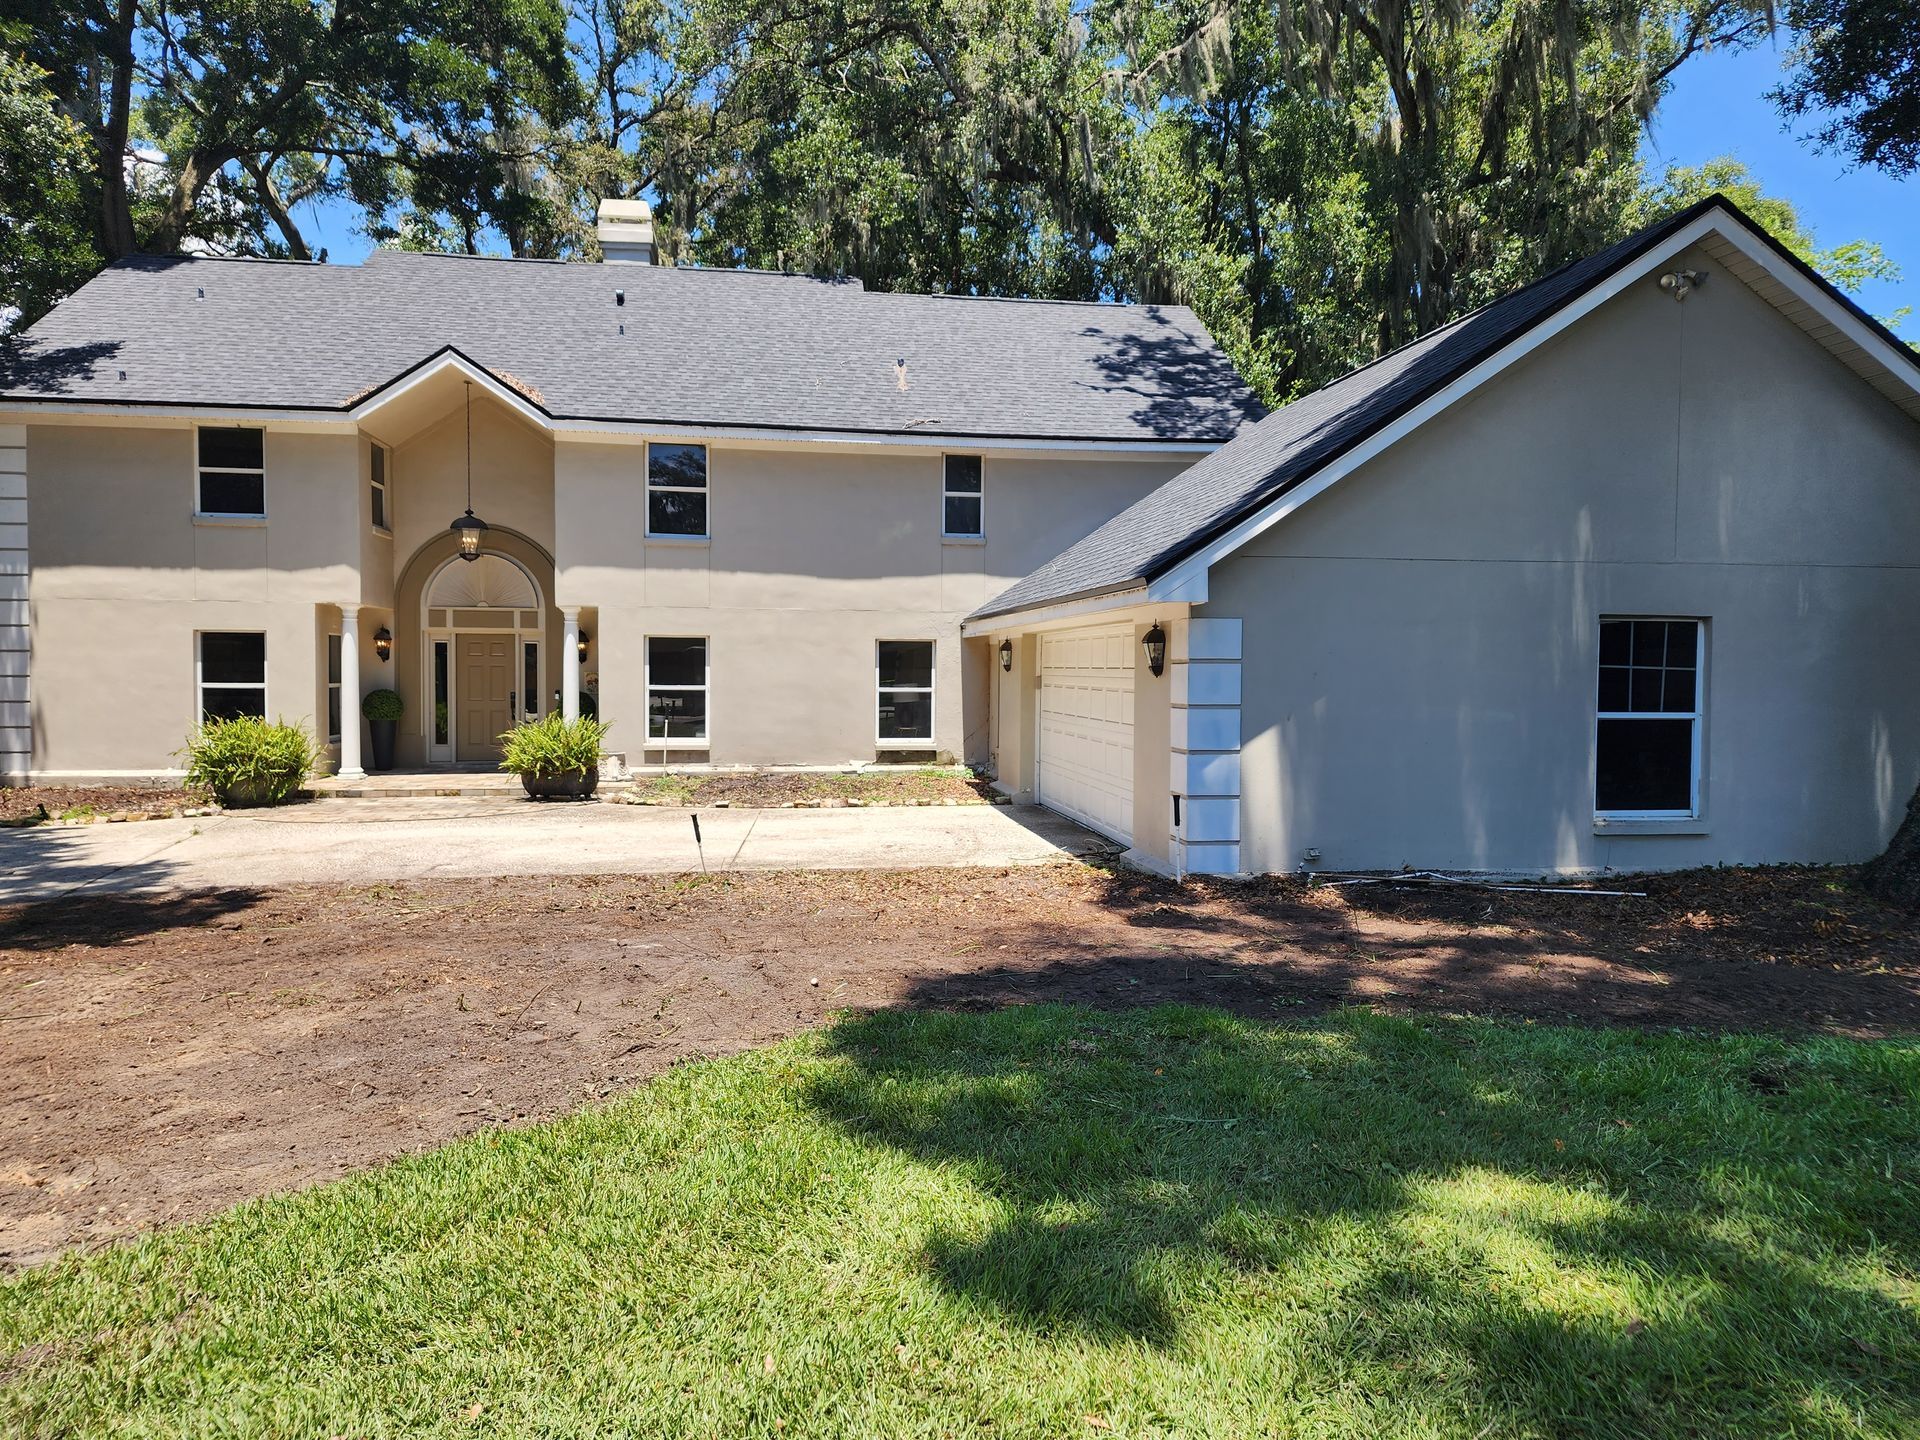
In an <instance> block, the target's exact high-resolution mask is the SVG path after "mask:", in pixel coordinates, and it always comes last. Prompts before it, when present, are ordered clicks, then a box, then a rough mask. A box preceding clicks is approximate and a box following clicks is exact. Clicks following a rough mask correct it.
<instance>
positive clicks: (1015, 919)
mask: <svg viewBox="0 0 1920 1440" xmlns="http://www.w3.org/2000/svg"><path fill="white" fill-rule="evenodd" d="M1645 888H1647V889H1648V890H1649V891H1650V894H1649V897H1648V898H1647V899H1644V900H1615V899H1599V898H1593V897H1586V896H1556V895H1509V894H1500V893H1490V892H1483V891H1478V890H1474V891H1452V892H1433V891H1402V890H1393V889H1353V890H1326V889H1322V890H1311V891H1310V890H1307V889H1305V888H1303V887H1302V886H1301V885H1300V884H1299V883H1297V882H1291V881H1280V882H1269V883H1265V884H1261V885H1256V886H1247V887H1218V888H1210V887H1206V886H1202V885H1195V886H1191V887H1189V888H1188V889H1186V890H1184V891H1183V890H1179V889H1176V888H1175V887H1174V886H1172V885H1171V884H1168V883H1165V882H1162V881H1159V880H1154V879H1150V878H1147V877H1143V876H1139V875H1135V874H1132V873H1130V872H1117V873H1113V874H1108V873H1106V872H1103V871H1099V870H1089V869H1084V868H1081V867H1079V866H1068V865H1062V866H1054V867H1045V868H1039V869H1016V870H1004V871H1002V870H990V871H983V870H972V871H968V870H940V871H898V872H882V873H862V872H840V873H808V874H784V873H761V874H751V875H734V876H726V877H715V879H713V880H712V881H710V882H708V881H702V880H700V879H698V878H697V877H696V878H692V879H684V878H682V879H673V878H629V877H611V878H591V877H588V878H581V877H568V878H559V879H520V880H493V881H454V880H449V881H444V882H438V883H432V884H421V885H411V886H407V887H405V888H400V889H395V888H374V889H367V888H352V889H341V888H321V887H308V888H298V889H289V890H281V891H273V892H267V893H258V892H247V891H228V892H220V893H207V894H200V895H195V896H187V897H176V898H168V899H152V900H147V899H108V898H101V899H94V900H76V901H56V902H49V903H46V904H39V905H28V906H16V907H12V908H10V909H6V910H0V1137H4V1139H0V1262H3V1263H9V1264H14V1265H19V1264H31V1263H34V1262H36V1261H40V1260H43V1259H46V1258H48V1257H50V1256H51V1255H53V1254H55V1253H57V1252H58V1251H59V1250H61V1249H63V1248H65V1247H67V1246H71V1245H74V1244H88V1243H98V1242H101V1241H105V1240H109V1239H112V1238H115V1237H118V1236H122V1235H126V1234H128V1233H131V1232H134V1231H137V1230H140V1229H144V1228H146V1227H150V1226H153V1225H156V1224H163V1223H168V1222H173V1221H179V1220H184V1219H188V1218H191V1217H194V1216H199V1215H205V1214H207V1213H209V1212H210V1211H213V1210H215V1209H218V1208H220V1207H222V1206H226V1205H229V1204H231V1203H233V1202H235V1201H237V1200H240V1199H243V1198H245V1197H247V1196H250V1195H257V1194H261V1193H263V1192H268V1191H274V1190H280V1189H285V1188H288V1187H292V1186H297V1185H303V1184H308V1183H311V1182H313V1181H317V1180H323V1179H326V1178H328V1177H331V1176H335V1175H339V1174H341V1173H343V1172H345V1171H348V1170H351V1169H355V1168H358V1167H362V1166H366V1165H370V1164H373V1163H375V1162H377V1161H380V1160H382V1159H385V1158H387V1157H389V1156H392V1155H395V1154H399V1153H403V1152H407V1151H413V1150H421V1149H426V1148H429V1147H432V1146H435V1145H438V1144H440V1143H442V1142H444V1141H446V1140H448V1139H449V1138H451V1137H453V1136H456V1135H460V1134H463V1133H465V1132H468V1131H471V1130H474V1129H476V1128H479V1127H481V1126H487V1125H495V1124H506V1123H511V1122H514V1121H516V1120H519V1119H523V1118H530V1117H538V1116H543V1115H548V1114H552V1113H554V1112H556V1111H560V1110H563V1109H566V1108H568V1107H570V1106H573V1105H576V1104H578V1103H580V1102H581V1101H584V1100H587V1099H590V1098H593V1097H595V1096H599V1095H603V1094H606V1093H607V1092H609V1091H611V1090H615V1089H617V1088H620V1087H623V1086H626V1085H631V1084H632V1083H634V1082H635V1081H637V1080H640V1079H643V1078H645V1077H646V1076H648V1075H651V1074H654V1073H656V1072H658V1071H659V1070H661V1069H663V1068H665V1067H666V1066H669V1065H671V1064H673V1063H674V1062H676V1061H679V1060H682V1059H685V1058H687V1057H690V1056H696V1055H712V1054H720V1053H726V1052H730V1051H736V1050H740V1049H743V1048H746V1047H750V1046H755V1045H761V1044H764V1043H766V1042H769V1041H771V1040H774V1039H776V1038H778V1037H780V1036H784V1035H787V1034H790V1033H792V1032H793V1031H795V1030H798V1029H800V1028H803V1027H806V1026H812V1025H817V1024H820V1023H821V1022H822V1021H824V1020H825V1019H826V1018H827V1017H828V1016H829V1015H830V1014H831V1012H833V1011H835V1010H839V1009H844V1008H849V1007H871V1006H882V1005H896V1004H931V1005H943V1006H987V1005H998V1004H1002V1003H1006V1002H1012V1001H1027V1000H1041V999H1060V1000H1076V1001H1082V1002H1087V1003H1092V1004H1096V1005H1109V1006H1120V1005H1142V1004H1156V1003H1160V1002H1165V1001H1189V1002H1195V1003H1205V1004H1212V1005H1221V1006H1225V1007H1228V1008H1230V1009H1233V1010H1236V1011H1239V1012H1242V1013H1246V1014H1252V1015H1259V1016H1267V1017H1278V1016H1298V1015H1303V1014H1309V1013H1312V1012H1313V1011H1315V1010H1318V1009H1324V1008H1327V1007H1330V1006H1335V1005H1343V1004H1370V1005H1374V1006H1377V1007H1381V1008H1385V1009H1433V1010H1444V1011H1449V1012H1471V1013H1493V1014H1504V1015H1523V1016H1531V1017H1535V1018H1538V1019H1541V1020H1547V1021H1573V1022H1576V1023H1589V1024H1626V1025H1642V1026H1667V1025H1691V1026H1705V1027H1720V1028H1755V1029H1760V1028H1781V1027H1785V1028H1792V1029H1817V1030H1828V1031H1833V1032H1838V1033H1845V1034H1850V1035H1863V1036H1872V1035H1886V1034H1892V1033H1898V1032H1912V1031H1917V1030H1920V934H1916V932H1917V931H1920V927H1916V926H1915V925H1914V923H1913V920H1912V917H1910V916H1905V915H1901V914H1898V913H1895V912H1891V911H1888V910H1885V909H1882V908H1880V907H1878V906H1877V905H1875V904H1874V903H1873V902H1872V901H1870V900H1868V899H1867V898H1866V897H1864V896H1863V895H1861V894H1860V893H1858V892H1857V891H1854V890H1852V889H1850V888H1849V887H1848V885H1847V881H1846V876H1845V875H1844V874H1842V873H1841V872H1835V871H1821V870H1774V871H1765V872H1719V873H1706V872H1703V873H1700V874H1696V875H1690V876H1682V877H1676V878H1670V879H1661V880H1655V881H1652V882H1649V883H1648V884H1647V885H1646V887H1645Z"/></svg>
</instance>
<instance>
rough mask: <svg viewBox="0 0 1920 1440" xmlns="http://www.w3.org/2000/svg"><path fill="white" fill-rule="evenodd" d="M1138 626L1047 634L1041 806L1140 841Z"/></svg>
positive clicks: (1042, 699) (1042, 671) (1124, 838)
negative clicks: (1136, 809) (1136, 790)
mask: <svg viewBox="0 0 1920 1440" xmlns="http://www.w3.org/2000/svg"><path fill="white" fill-rule="evenodd" d="M1133 652H1134V644H1133V626H1131V625H1106V626H1102V627H1100V628H1099V629H1097V630H1062V631H1060V632H1058V633H1057V634H1050V635H1042V636H1041V637H1040V752H1039V761H1040V787H1039V788H1040V803H1041V804H1043V805H1049V806H1051V807H1053V808H1054V809H1055V810H1058V811H1060V812H1061V813H1063V814H1066V815H1071V816H1072V817H1073V818H1074V819H1076V820H1078V821H1079V822H1080V823H1081V824H1083V825H1089V826H1091V827H1093V828H1094V829H1095V830H1098V831H1100V832H1101V833H1102V834H1104V835H1111V836H1112V837H1113V838H1114V839H1116V840H1119V841H1122V842H1124V843H1126V844H1129V845H1131V844H1132V843H1133Z"/></svg>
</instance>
